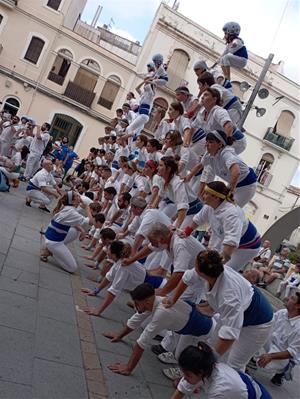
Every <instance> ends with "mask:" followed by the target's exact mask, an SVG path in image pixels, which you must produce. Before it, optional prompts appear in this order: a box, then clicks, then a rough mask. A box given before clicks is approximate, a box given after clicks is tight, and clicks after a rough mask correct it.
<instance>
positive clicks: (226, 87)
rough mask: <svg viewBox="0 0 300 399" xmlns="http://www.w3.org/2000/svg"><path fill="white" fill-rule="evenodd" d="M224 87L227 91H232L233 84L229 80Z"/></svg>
mask: <svg viewBox="0 0 300 399" xmlns="http://www.w3.org/2000/svg"><path fill="white" fill-rule="evenodd" d="M223 87H224V88H225V89H232V84H231V82H230V80H229V79H224V82H223Z"/></svg>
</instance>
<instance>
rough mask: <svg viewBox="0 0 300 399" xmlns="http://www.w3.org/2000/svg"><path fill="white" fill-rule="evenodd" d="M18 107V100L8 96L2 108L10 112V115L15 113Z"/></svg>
mask: <svg viewBox="0 0 300 399" xmlns="http://www.w3.org/2000/svg"><path fill="white" fill-rule="evenodd" d="M19 108H20V102H19V100H17V99H16V98H13V97H9V98H7V99H6V100H5V101H4V105H3V108H2V110H3V111H6V112H8V113H10V114H11V115H17V113H18V111H19Z"/></svg>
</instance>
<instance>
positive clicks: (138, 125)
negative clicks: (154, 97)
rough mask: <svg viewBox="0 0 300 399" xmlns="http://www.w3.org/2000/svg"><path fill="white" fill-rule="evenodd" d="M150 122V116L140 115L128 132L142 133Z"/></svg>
mask: <svg viewBox="0 0 300 399" xmlns="http://www.w3.org/2000/svg"><path fill="white" fill-rule="evenodd" d="M148 120H149V116H148V115H145V114H138V116H137V117H136V118H135V119H134V120H133V121H132V122H131V123H130V125H129V126H128V127H127V129H126V132H127V133H129V134H132V133H135V132H137V131H138V132H140V131H141V130H143V129H144V126H145V125H146V123H147V122H148Z"/></svg>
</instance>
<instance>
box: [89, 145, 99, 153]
mask: <svg viewBox="0 0 300 399" xmlns="http://www.w3.org/2000/svg"><path fill="white" fill-rule="evenodd" d="M97 151H98V150H97V148H95V147H92V148H90V152H91V153H92V154H96V153H97Z"/></svg>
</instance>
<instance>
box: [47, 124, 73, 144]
mask: <svg viewBox="0 0 300 399" xmlns="http://www.w3.org/2000/svg"><path fill="white" fill-rule="evenodd" d="M43 124H44V125H45V126H46V129H47V130H50V127H51V125H50V123H48V122H44V123H43ZM68 141H69V139H68Z"/></svg>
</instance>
